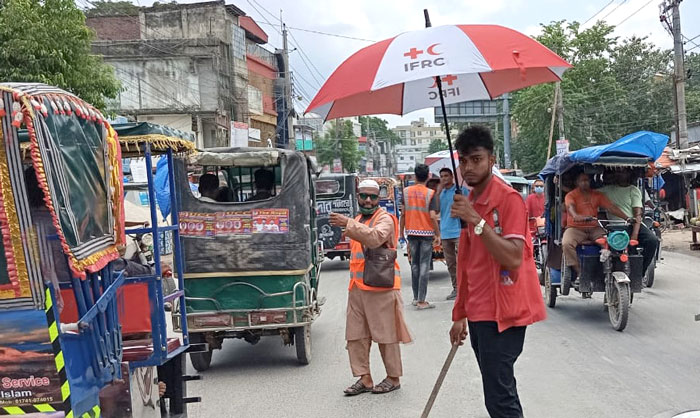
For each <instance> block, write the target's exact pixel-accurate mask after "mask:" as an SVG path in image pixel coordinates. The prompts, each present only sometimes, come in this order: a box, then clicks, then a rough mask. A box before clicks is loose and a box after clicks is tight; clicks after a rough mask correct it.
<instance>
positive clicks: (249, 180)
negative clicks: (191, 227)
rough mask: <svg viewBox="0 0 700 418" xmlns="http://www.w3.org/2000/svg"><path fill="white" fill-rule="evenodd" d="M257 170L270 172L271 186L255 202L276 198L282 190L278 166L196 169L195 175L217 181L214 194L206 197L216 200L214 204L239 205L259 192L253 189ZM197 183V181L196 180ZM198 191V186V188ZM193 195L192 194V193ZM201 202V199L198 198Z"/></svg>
mask: <svg viewBox="0 0 700 418" xmlns="http://www.w3.org/2000/svg"><path fill="white" fill-rule="evenodd" d="M258 170H266V171H271V172H272V177H273V185H272V189H271V190H270V191H269V193H266V194H265V197H264V198H260V195H258V196H257V197H258V198H259V199H256V200H264V199H269V198H272V197H274V196H276V195H277V194H278V193H279V192H280V190H282V170H281V167H280V166H272V167H232V166H227V167H213V166H207V167H198V170H197V172H195V175H196V176H197V177H198V178H201V176H202V175H204V174H214V175H216V176H217V177H218V179H219V185H218V188H217V190H216V192H215V193H211V194H210V196H208V197H209V198H210V199H214V200H216V203H220V204H230V203H240V202H246V201H248V200H251V198H253V197H256V195H257V194H258V193H259V192H260V190H256V188H255V172H256V171H258ZM198 181H199V180H198ZM198 189H199V186H198ZM193 195H194V193H193ZM199 199H200V200H201V197H199Z"/></svg>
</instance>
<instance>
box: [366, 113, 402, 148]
mask: <svg viewBox="0 0 700 418" xmlns="http://www.w3.org/2000/svg"><path fill="white" fill-rule="evenodd" d="M358 120H359V122H360V126H361V127H362V136H369V137H371V138H374V139H376V140H378V141H382V140H388V141H389V142H391V144H392V145H396V144H398V143H399V141H400V139H399V136H398V135H396V133H395V132H394V131H392V130H391V129H389V128H388V127H387V124H388V123H389V122H387V121H386V120H384V119H381V118H377V117H374V116H360V117H359V118H358ZM368 120H369V130H368V123H367V121H368Z"/></svg>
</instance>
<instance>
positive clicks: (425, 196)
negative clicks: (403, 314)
mask: <svg viewBox="0 0 700 418" xmlns="http://www.w3.org/2000/svg"><path fill="white" fill-rule="evenodd" d="M414 173H415V175H416V184H414V185H413V186H409V187H407V188H406V190H405V191H404V203H405V205H404V211H403V214H402V215H401V225H400V227H399V231H400V233H401V239H405V237H406V236H408V249H409V251H410V254H411V285H412V287H413V305H414V306H416V307H417V308H418V309H430V308H434V307H435V305H433V304H430V303H428V302H427V301H426V300H425V299H426V296H427V293H428V279H429V278H430V262H431V261H432V258H433V244H436V243H438V242H439V241H440V228H439V227H438V225H437V220H436V219H435V218H433V217H432V216H430V201H431V199H432V198H433V195H434V194H435V192H434V191H432V190H430V189H429V188H428V187H427V186H426V183H427V181H428V177H429V176H430V170H429V169H428V166H427V165H425V164H418V165H417V166H416V168H415V170H414Z"/></svg>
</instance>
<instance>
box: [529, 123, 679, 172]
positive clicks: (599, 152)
mask: <svg viewBox="0 0 700 418" xmlns="http://www.w3.org/2000/svg"><path fill="white" fill-rule="evenodd" d="M668 139H669V138H668V135H664V134H659V133H656V132H650V131H639V132H635V133H632V134H629V135H627V136H624V137H622V138H620V139H618V140H617V141H615V142H613V143H611V144H606V145H597V146H594V147H588V148H584V149H580V150H578V151H574V152H571V153H568V154H561V155H555V156H554V157H553V158H551V159H550V160H549V161H547V164H546V165H545V167H544V168H543V169H542V171H541V172H540V177H546V176H548V175H552V174H561V173H563V172H564V171H566V170H568V169H569V168H571V166H572V165H574V164H586V163H588V164H594V163H596V162H598V161H599V160H600V159H601V157H641V158H646V159H647V160H648V161H656V160H657V159H659V157H661V154H662V153H663V151H664V148H665V147H666V144H668Z"/></svg>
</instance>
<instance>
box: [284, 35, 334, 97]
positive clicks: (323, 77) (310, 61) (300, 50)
mask: <svg viewBox="0 0 700 418" xmlns="http://www.w3.org/2000/svg"><path fill="white" fill-rule="evenodd" d="M289 35H290V36H291V37H292V39H294V42H295V43H296V44H297V47H298V48H299V52H301V53H302V54H303V55H304V56H305V57H306V59H307V60H308V61H309V64H311V66H312V67H313V69H314V70H316V72H317V73H318V75H319V76H321V80H323V79H325V78H326V77H325V76H324V75H323V74H322V73H321V71H320V70H319V69H318V67H316V65H315V64H314V62H313V60H311V58H309V56H308V55H306V51H304V50H303V49H302V48H301V44H300V43H299V41H297V38H295V37H294V34H293V33H292V31H289ZM314 78H315V77H314ZM319 84H323V83H319Z"/></svg>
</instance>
